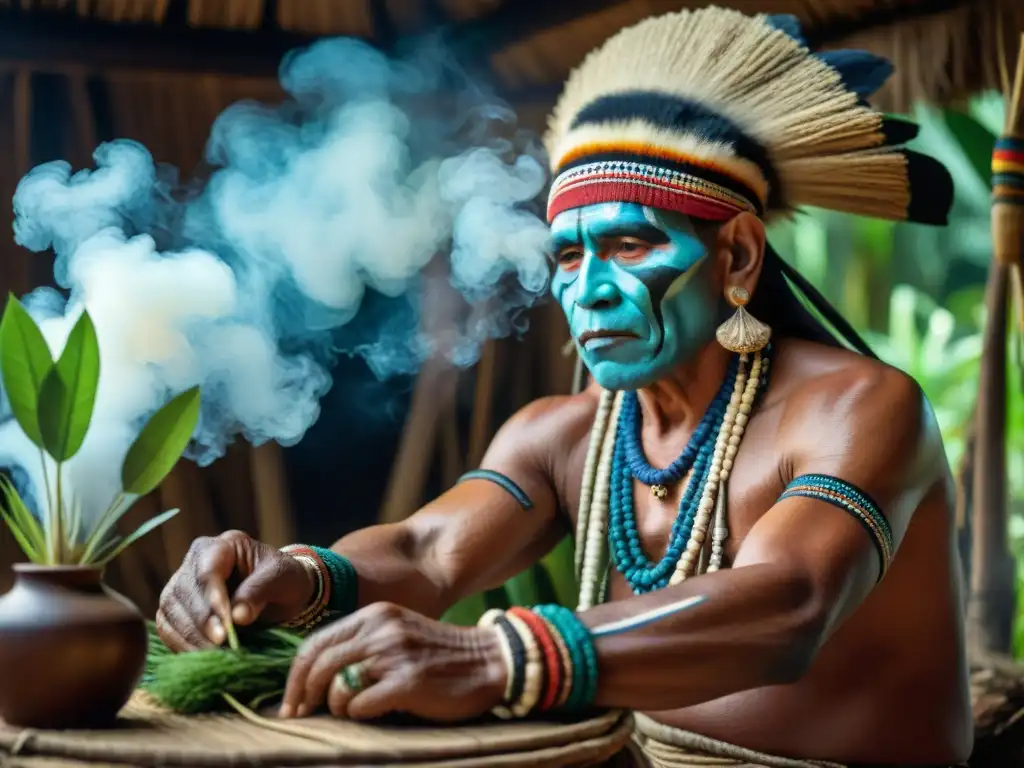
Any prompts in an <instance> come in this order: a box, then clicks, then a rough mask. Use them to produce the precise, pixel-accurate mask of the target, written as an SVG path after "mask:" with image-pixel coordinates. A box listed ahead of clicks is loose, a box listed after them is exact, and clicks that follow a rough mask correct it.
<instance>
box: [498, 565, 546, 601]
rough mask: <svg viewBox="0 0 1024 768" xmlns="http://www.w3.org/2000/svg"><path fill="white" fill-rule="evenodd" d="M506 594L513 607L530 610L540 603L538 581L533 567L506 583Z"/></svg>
mask: <svg viewBox="0 0 1024 768" xmlns="http://www.w3.org/2000/svg"><path fill="white" fill-rule="evenodd" d="M505 592H506V593H507V594H508V601H509V602H510V603H511V604H512V605H518V606H522V607H523V608H529V607H530V606H533V605H537V604H538V603H539V602H540V598H539V594H538V592H537V579H536V574H535V573H534V570H533V567H532V566H531V567H530V568H527V569H526V570H525V571H523V572H522V573H518V574H516V575H515V576H513V577H512V578H511V579H509V580H508V581H506V582H505Z"/></svg>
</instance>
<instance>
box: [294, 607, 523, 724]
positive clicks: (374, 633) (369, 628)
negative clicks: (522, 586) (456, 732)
mask: <svg viewBox="0 0 1024 768" xmlns="http://www.w3.org/2000/svg"><path fill="white" fill-rule="evenodd" d="M353 664H357V665H359V667H360V673H359V674H360V677H361V678H362V681H363V687H362V690H359V691H348V690H346V689H345V686H343V685H339V684H338V683H337V682H335V678H336V677H337V676H338V675H339V673H340V672H341V671H342V670H343V669H344V668H345V667H347V666H350V665H353ZM506 675H507V672H506V669H505V663H504V660H503V658H502V654H501V645H500V640H499V638H498V635H497V630H495V629H490V628H488V629H478V628H476V627H457V626H453V625H450V624H442V623H441V622H438V621H434V620H433V619H428V618H426V617H425V616H421V615H420V614H418V613H415V612H413V611H410V610H407V609H405V608H400V607H398V606H396V605H391V604H390V603H376V604H374V605H370V606H367V607H366V608H363V609H362V610H360V611H357V612H356V613H354V614H352V615H351V616H349V617H347V618H344V619H341V620H340V621H338V622H336V623H334V624H331V625H330V626H328V627H325V628H323V629H321V630H319V631H318V632H316V633H314V634H313V635H311V636H310V637H309V639H308V640H307V641H306V643H305V644H304V645H303V646H302V648H301V649H300V651H299V654H298V656H297V657H296V658H295V661H294V662H293V664H292V669H291V674H290V675H289V677H288V685H287V687H286V689H285V695H284V701H283V702H282V705H281V713H280V714H281V716H282V717H292V716H298V717H304V716H306V715H309V714H312V713H313V712H314V711H315V710H316V709H317V708H318V707H320V706H321V705H322V704H323V703H324V702H325V701H326V703H327V706H328V707H329V709H330V711H331V712H332V713H333V714H334V715H337V716H339V717H350V718H353V719H358V720H364V719H370V718H375V717H381V716H382V715H386V714H388V713H392V712H403V713H407V714H411V715H415V716H417V717H423V718H427V719H430V720H438V721H454V720H466V719H469V718H473V717H477V716H479V715H482V714H484V713H486V712H488V711H490V710H491V709H493V708H494V707H495V706H497V705H498V704H500V703H501V701H502V698H503V695H504V691H505V680H506Z"/></svg>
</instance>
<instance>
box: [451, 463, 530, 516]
mask: <svg viewBox="0 0 1024 768" xmlns="http://www.w3.org/2000/svg"><path fill="white" fill-rule="evenodd" d="M466 480H488V481H490V482H492V483H494V484H495V485H497V486H500V487H501V488H503V489H504V490H505V491H507V492H508V494H509V496H511V497H512V498H514V499H515V500H516V501H517V502H518V503H519V506H521V507H522V508H523V509H533V502H532V501H531V500H530V497H529V496H527V495H526V491H524V490H523V489H522V488H520V487H519V486H518V485H516V483H515V482H514V481H513V480H511V479H510V478H508V477H506V476H505V475H503V474H501V472H495V471H494V470H493V469H474V470H472V471H470V472H467V473H466V474H464V475H463V476H462V477H460V478H459V479H458V480H457V481H456V483H455V484H456V485H458V484H459V483H464V482H465V481H466Z"/></svg>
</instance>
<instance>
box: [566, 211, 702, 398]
mask: <svg viewBox="0 0 1024 768" xmlns="http://www.w3.org/2000/svg"><path fill="white" fill-rule="evenodd" d="M551 235H552V239H553V244H554V252H555V258H556V261H557V265H556V269H555V275H554V277H553V279H552V281H551V292H552V294H553V295H554V296H555V298H556V299H558V302H559V303H560V304H561V305H562V310H563V311H564V312H565V316H566V319H567V320H568V321H569V331H570V333H571V334H572V337H573V339H575V341H576V346H577V348H578V349H579V351H580V355H581V356H582V358H583V362H584V363H585V364H586V366H587V368H588V369H589V370H590V372H591V374H592V375H593V376H594V378H595V379H596V380H597V382H598V384H600V385H601V386H602V387H604V388H606V389H626V390H629V389H638V388H640V387H643V386H646V385H648V384H650V383H651V382H653V381H655V380H657V379H658V378H660V377H661V376H663V375H664V374H665V373H666V372H667V371H668V370H669V369H670V368H672V367H673V366H674V365H676V364H678V363H679V362H681V361H683V360H687V359H689V358H690V357H692V356H693V355H694V354H696V352H697V351H698V350H699V349H700V348H701V347H702V346H703V345H705V344H706V343H708V341H710V340H711V339H713V338H714V334H715V328H716V326H717V319H718V311H719V306H718V305H719V302H718V298H719V297H718V294H717V292H716V291H715V290H714V288H713V285H712V280H711V278H712V270H711V260H710V259H708V258H706V257H707V254H708V251H707V249H706V248H705V247H704V244H703V243H702V242H701V241H700V240H699V239H698V237H697V235H696V234H695V232H694V230H693V227H692V224H691V223H690V220H689V219H688V218H687V217H685V216H681V215H677V214H673V213H668V212H664V211H657V210H654V209H652V208H647V207H644V206H641V205H636V204H632V203H601V204H598V205H590V206H585V207H583V208H576V209H574V210H571V211H565V212H564V213H562V214H559V215H558V216H557V217H556V218H555V220H554V221H553V222H552V223H551Z"/></svg>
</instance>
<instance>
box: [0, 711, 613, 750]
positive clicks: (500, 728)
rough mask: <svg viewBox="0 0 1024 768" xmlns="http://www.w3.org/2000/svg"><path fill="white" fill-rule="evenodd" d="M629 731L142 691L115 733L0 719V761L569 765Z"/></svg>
mask: <svg viewBox="0 0 1024 768" xmlns="http://www.w3.org/2000/svg"><path fill="white" fill-rule="evenodd" d="M286 730H287V732H285V731H286ZM631 730H632V722H631V718H630V717H629V716H628V715H625V714H623V713H620V712H611V713H607V714H603V715H600V716H597V717H594V718H593V719H591V720H586V721H583V722H578V723H569V724H566V723H542V722H511V723H505V722H501V723H486V724H474V725H461V726H451V727H448V726H430V727H408V726H378V725H366V724H362V723H355V722H350V721H344V720H338V719H336V718H332V717H328V716H324V717H314V718H306V719H303V720H289V721H280V720H276V719H274V718H259V719H258V720H257V721H250V720H247V719H245V718H243V717H241V716H240V715H235V714H231V715H203V716H190V717H185V716H181V715H175V714H173V713H169V712H167V711H165V710H162V709H160V708H159V707H157V706H155V705H154V704H153V703H152V702H151V701H150V700H148V699H147V698H146V697H145V696H143V695H136V696H135V697H134V698H133V699H132V701H131V702H129V704H128V706H126V707H125V709H124V710H123V711H122V713H121V716H120V719H119V722H118V723H117V725H116V726H115V727H113V728H111V729H108V730H103V731H30V730H19V729H16V728H12V727H9V726H5V725H3V724H2V723H0V766H4V768H15V767H17V768H85V767H86V766H88V767H89V768H100V767H101V766H103V767H104V768H106V767H107V766H117V768H124V767H125V766H138V767H140V768H143V767H145V768H149V767H151V766H152V767H154V768H155V766H189V768H228V767H229V766H238V765H245V766H254V768H255V767H259V768H264V767H266V768H270V767H271V766H274V767H276V766H310V765H315V766H321V765H322V766H327V765H332V766H355V765H360V766H363V765H365V766H370V765H373V766H396V767H397V766H418V767H419V768H428V767H429V768H434V767H435V766H436V767H438V768H439V767H440V766H452V767H453V768H488V767H490V766H494V767H495V768H500V767H501V766H506V767H507V768H514V767H516V766H529V767H530V768H562V767H563V766H583V765H594V764H596V763H600V762H601V761H604V760H606V759H607V758H609V757H611V756H612V755H613V754H615V753H616V752H618V751H619V750H620V749H622V747H623V746H624V745H625V744H626V743H627V742H628V740H629V737H630V733H631Z"/></svg>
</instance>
